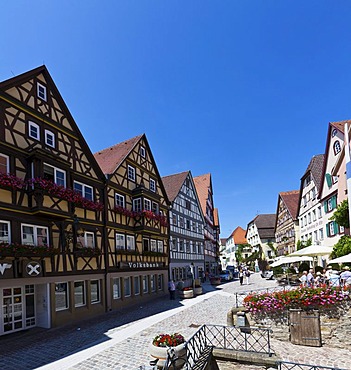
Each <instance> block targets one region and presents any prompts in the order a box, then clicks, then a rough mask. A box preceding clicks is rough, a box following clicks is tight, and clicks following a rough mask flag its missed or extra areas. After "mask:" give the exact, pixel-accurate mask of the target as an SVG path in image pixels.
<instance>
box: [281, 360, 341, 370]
mask: <svg viewBox="0 0 351 370" xmlns="http://www.w3.org/2000/svg"><path fill="white" fill-rule="evenodd" d="M277 365H278V370H347V369H341V368H339V367H330V366H320V365H308V364H299V363H297V362H288V361H278V362H277Z"/></svg>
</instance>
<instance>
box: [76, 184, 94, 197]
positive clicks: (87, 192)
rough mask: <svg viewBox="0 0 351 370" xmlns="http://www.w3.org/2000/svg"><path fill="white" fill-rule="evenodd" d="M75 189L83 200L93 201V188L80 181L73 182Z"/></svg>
mask: <svg viewBox="0 0 351 370" xmlns="http://www.w3.org/2000/svg"><path fill="white" fill-rule="evenodd" d="M73 189H74V191H76V192H77V193H79V194H80V195H81V196H82V197H83V198H86V199H88V200H93V188H92V186H89V185H85V184H83V183H81V182H78V181H73Z"/></svg>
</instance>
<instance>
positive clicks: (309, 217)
mask: <svg viewBox="0 0 351 370" xmlns="http://www.w3.org/2000/svg"><path fill="white" fill-rule="evenodd" d="M307 217H308V223H309V224H310V223H311V213H310V212H308V214H307Z"/></svg>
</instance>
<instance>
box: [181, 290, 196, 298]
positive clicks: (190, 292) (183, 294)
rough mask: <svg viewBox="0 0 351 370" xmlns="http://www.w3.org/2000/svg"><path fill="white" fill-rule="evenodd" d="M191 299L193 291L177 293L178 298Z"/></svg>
mask: <svg viewBox="0 0 351 370" xmlns="http://www.w3.org/2000/svg"><path fill="white" fill-rule="evenodd" d="M193 297H194V291H193V290H192V289H191V290H180V291H179V298H193Z"/></svg>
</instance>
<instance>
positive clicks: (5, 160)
mask: <svg viewBox="0 0 351 370" xmlns="http://www.w3.org/2000/svg"><path fill="white" fill-rule="evenodd" d="M9 163H10V160H9V157H8V156H7V155H5V154H2V153H0V172H2V173H9V172H10V165H9Z"/></svg>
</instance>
